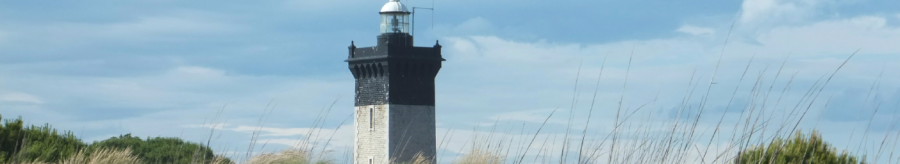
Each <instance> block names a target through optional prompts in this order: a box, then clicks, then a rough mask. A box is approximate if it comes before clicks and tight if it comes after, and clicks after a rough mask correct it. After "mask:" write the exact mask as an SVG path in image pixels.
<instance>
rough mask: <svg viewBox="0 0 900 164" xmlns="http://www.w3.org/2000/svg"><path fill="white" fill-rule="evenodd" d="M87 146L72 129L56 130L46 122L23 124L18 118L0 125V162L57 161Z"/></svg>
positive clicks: (0, 118)
mask: <svg viewBox="0 0 900 164" xmlns="http://www.w3.org/2000/svg"><path fill="white" fill-rule="evenodd" d="M2 118H3V117H2V116H0V120H2ZM86 146H87V145H86V144H85V143H84V142H82V141H81V140H80V139H78V138H77V137H75V135H74V134H73V133H72V132H71V131H66V132H63V133H59V132H58V131H57V130H56V129H53V128H52V127H51V126H50V125H48V124H45V125H44V126H34V125H32V126H30V127H25V126H24V124H23V121H22V118H21V117H20V118H17V119H9V120H5V121H4V123H3V124H0V162H13V161H28V162H30V161H39V162H56V161H60V160H62V159H65V158H68V157H70V156H72V155H74V154H75V153H77V152H78V150H80V149H82V148H84V147H86Z"/></svg>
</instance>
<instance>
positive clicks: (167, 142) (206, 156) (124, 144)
mask: <svg viewBox="0 0 900 164" xmlns="http://www.w3.org/2000/svg"><path fill="white" fill-rule="evenodd" d="M106 148H108V149H119V150H122V149H127V148H131V149H132V150H133V152H132V153H133V154H134V155H135V156H137V157H139V158H140V159H141V161H143V163H213V162H214V161H216V162H222V163H232V162H231V161H230V160H227V159H226V158H221V157H217V156H216V155H214V154H213V151H212V150H210V149H209V148H208V147H206V146H203V145H200V144H197V143H192V142H185V141H183V140H181V139H179V138H166V137H156V138H149V137H148V139H147V140H142V139H141V138H139V137H135V136H131V134H125V135H120V136H119V137H112V138H110V139H106V140H103V141H100V142H94V143H93V144H91V146H90V147H89V150H96V149H106Z"/></svg>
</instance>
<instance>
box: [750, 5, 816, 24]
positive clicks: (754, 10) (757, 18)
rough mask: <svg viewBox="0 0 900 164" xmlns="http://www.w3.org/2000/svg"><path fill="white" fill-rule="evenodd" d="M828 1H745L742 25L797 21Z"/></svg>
mask: <svg viewBox="0 0 900 164" xmlns="http://www.w3.org/2000/svg"><path fill="white" fill-rule="evenodd" d="M827 2H828V0H744V2H743V3H742V4H741V11H742V12H741V19H740V20H741V23H744V24H751V23H761V22H767V21H779V20H781V21H785V20H787V21H797V20H802V19H803V18H806V17H808V16H810V14H812V11H814V9H815V7H817V6H819V5H821V4H823V3H827Z"/></svg>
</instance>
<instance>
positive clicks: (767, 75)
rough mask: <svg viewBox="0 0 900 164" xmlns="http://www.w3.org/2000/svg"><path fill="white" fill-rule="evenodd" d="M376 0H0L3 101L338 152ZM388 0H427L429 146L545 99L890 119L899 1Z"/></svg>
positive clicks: (130, 127) (864, 141)
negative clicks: (353, 53) (351, 59)
mask: <svg viewBox="0 0 900 164" xmlns="http://www.w3.org/2000/svg"><path fill="white" fill-rule="evenodd" d="M385 2H387V0H352V1H351V0H272V1H252V2H251V1H246V2H243V1H241V2H239V1H208V0H197V1H175V0H146V1H145V0H135V1H119V0H90V1H54V2H49V1H0V114H2V115H3V118H14V117H18V116H21V117H22V118H23V119H24V120H25V121H26V122H28V123H31V124H44V123H49V124H51V125H53V126H54V127H56V128H58V129H63V130H71V131H73V132H75V133H76V134H77V135H79V136H81V137H82V138H83V139H84V140H86V141H88V142H91V141H98V140H103V139H106V138H109V137H112V136H118V135H120V134H125V133H132V134H134V135H137V136H151V137H155V136H163V137H181V138H184V139H187V140H191V141H196V142H205V141H207V140H210V141H211V142H212V147H213V148H215V149H217V150H218V151H219V152H227V153H230V154H228V155H229V156H232V157H234V158H240V157H241V156H243V154H244V153H246V152H247V150H248V147H249V145H250V143H251V138H252V137H251V136H252V135H253V132H254V131H260V132H261V134H260V136H259V138H258V139H257V140H258V141H260V143H259V144H258V145H257V146H256V148H254V152H272V151H277V150H282V149H285V148H289V147H290V146H291V145H295V144H296V142H297V141H298V140H305V139H306V138H311V139H312V140H316V141H322V142H325V141H327V140H329V138H330V137H321V136H334V137H333V138H332V139H331V142H329V145H328V150H332V151H333V153H331V156H333V157H334V158H337V159H341V160H342V159H344V155H345V153H346V151H347V150H348V148H349V146H350V145H352V143H353V138H352V137H353V132H352V130H351V129H352V126H353V124H352V123H350V122H349V121H348V122H344V121H345V120H346V119H347V118H350V119H352V117H348V116H351V115H350V114H351V113H352V106H353V96H354V93H353V83H354V81H353V78H352V76H351V74H350V72H349V71H348V70H347V67H346V63H345V62H343V60H344V59H346V57H347V56H346V53H347V52H346V51H347V49H346V48H347V46H349V45H350V42H351V41H355V42H356V45H357V46H371V45H374V44H375V36H376V35H378V21H379V20H378V19H379V17H378V14H377V13H378V10H379V9H380V8H381V6H382V5H383V4H384V3H385ZM403 2H404V3H406V4H407V5H409V6H420V7H432V6H434V7H435V10H434V12H429V11H423V10H419V13H418V14H419V15H418V16H417V18H416V21H417V22H416V25H417V26H416V35H415V37H416V41H415V43H416V44H417V45H418V46H431V45H433V44H434V43H435V41H436V40H440V44H442V45H443V46H444V48H443V54H444V58H446V59H447V61H446V62H444V65H443V68H442V70H441V72H440V73H439V74H438V77H437V82H436V83H437V84H436V85H437V95H436V96H437V122H438V123H437V125H438V136H439V137H442V136H445V135H444V134H452V135H450V137H449V138H450V139H449V141H447V142H445V144H444V145H445V146H444V147H442V148H441V152H442V153H444V154H445V155H446V156H445V157H443V158H453V157H454V156H456V155H459V154H464V153H465V152H467V151H466V150H465V148H466V147H465V146H464V145H466V144H467V143H468V144H471V142H469V140H471V138H472V136H475V134H484V133H490V132H491V129H493V127H500V128H497V129H502V130H497V131H496V132H494V133H498V135H507V136H512V137H511V138H514V137H516V136H519V137H521V136H522V135H521V134H522V133H526V134H527V133H531V134H533V133H534V131H535V130H536V129H537V128H538V127H539V126H540V125H541V123H542V122H543V121H544V119H546V118H547V116H549V115H550V113H551V112H552V111H554V109H559V110H558V111H557V113H555V114H554V115H553V117H552V118H550V120H549V121H548V123H547V124H548V125H547V127H545V130H544V131H542V135H541V136H544V138H547V137H550V136H554V138H555V137H556V135H554V134H557V135H560V137H561V136H562V135H563V134H565V131H566V129H565V128H566V124H567V123H568V122H569V121H572V122H575V124H573V125H572V127H571V129H573V131H579V132H578V134H579V135H580V134H581V132H580V130H582V128H585V123H586V121H588V119H587V117H586V116H587V114H588V112H592V118H591V119H590V121H591V122H590V123H589V124H587V129H588V134H596V135H597V136H599V137H596V140H602V139H603V136H605V135H606V134H609V133H610V132H611V131H612V130H611V129H612V127H613V124H614V122H615V119H616V113H617V112H619V110H618V109H622V111H627V112H632V111H637V114H636V115H635V117H634V118H633V119H634V120H629V121H627V122H637V123H634V124H631V123H629V125H634V126H638V125H640V122H644V123H652V124H654V125H657V126H659V127H667V125H669V124H672V123H674V122H678V121H685V120H684V119H685V117H679V116H682V115H691V116H693V115H692V114H696V113H698V111H704V113H703V114H702V117H700V119H699V121H698V122H699V125H698V128H697V130H695V131H696V132H697V133H702V134H703V135H701V136H710V135H711V134H713V133H712V130H710V127H712V128H715V126H716V125H717V124H718V123H717V122H718V121H719V120H720V119H721V118H726V119H724V120H725V124H727V125H734V124H735V123H738V121H737V120H739V119H740V118H742V117H745V116H744V115H746V114H747V113H750V112H749V111H747V110H745V109H762V111H771V112H769V113H763V115H768V116H766V118H774V120H779V119H781V120H791V119H793V120H794V121H793V122H796V120H797V119H799V117H796V116H799V114H796V113H795V114H791V113H792V111H794V109H798V108H797V107H795V106H800V105H797V104H803V106H810V108H811V109H810V110H809V112H808V113H807V114H806V117H804V119H803V120H801V121H800V124H799V128H798V129H804V130H808V129H818V130H820V131H822V133H823V135H824V137H825V139H826V140H828V141H829V142H832V143H833V144H834V145H835V146H837V147H840V148H842V149H843V148H845V147H849V148H851V150H854V149H864V150H866V152H868V154H875V152H874V151H875V150H877V148H874V147H875V145H878V144H876V141H878V142H880V141H881V140H882V138H885V137H884V136H885V135H889V134H890V135H891V136H893V135H894V134H896V133H895V132H897V131H898V130H897V129H900V127H896V128H895V127H893V126H891V125H893V124H895V122H894V119H893V118H894V116H900V114H897V113H895V112H894V111H895V110H898V108H900V105H898V103H900V71H898V70H900V1H894V0H743V1H741V0H684V1H647V0H631V1H611V0H598V1H575V0H557V1H546V0H542V1H538V0H493V1H482V0H453V1H446V0H434V1H428V0H403ZM857 50H858V53H856V55H855V56H853V58H851V59H850V60H849V61H848V62H847V63H846V65H844V66H843V67H841V69H840V70H839V71H837V73H836V74H835V75H834V76H833V78H831V77H830V76H831V74H832V73H833V72H835V70H836V69H838V67H839V66H841V64H842V63H843V62H844V61H846V59H847V58H848V57H850V55H851V54H854V52H856V51H857ZM604 61H605V62H604ZM601 69H602V70H603V71H602V73H603V74H602V77H600V79H599V82H598V77H599V76H600V73H601ZM742 77H743V78H742ZM823 77H824V78H823ZM820 79H821V80H820ZM827 79H830V80H827ZM825 81H828V82H827V83H826V82H825ZM595 86H599V87H595ZM822 86H825V87H824V89H821V92H816V93H818V94H815V95H812V96H804V95H805V93H807V91H809V90H811V89H810V88H814V89H813V90H815V91H819V89H818V88H819V87H822ZM736 87H737V89H736ZM595 90H597V93H596V98H594V91H595ZM770 93H771V94H770ZM732 95H733V96H732ZM761 95H765V96H761ZM810 97H812V98H810ZM807 98H808V99H807ZM810 99H815V101H810ZM593 100H596V101H593ZM620 101H621V106H620V103H619V102H620ZM592 102H594V103H593V104H594V105H593V109H594V110H593V111H591V110H589V109H591V104H592ZM826 103H827V104H828V105H827V106H826V105H825V104H826ZM644 104H647V105H646V106H645V107H643V108H639V107H640V106H642V105H644ZM758 104H769V105H768V106H762V107H760V106H758ZM772 104H774V105H772ZM328 109H331V110H328ZM800 109H804V110H805V109H806V108H805V107H803V108H800ZM325 111H327V112H325ZM802 111H803V110H800V112H802ZM800 112H797V113H800ZM679 113H681V114H679ZM570 116H575V117H571V118H570ZM623 117H624V116H623ZM317 118H324V121H321V122H319V123H317ZM620 121H621V120H620ZM342 122H343V124H342ZM785 122H791V121H785ZM260 126H261V127H262V128H257V127H260ZM210 127H215V128H214V129H216V130H215V131H213V132H212V135H210V134H211V133H210ZM311 130H312V131H315V132H317V133H320V134H321V135H318V136H316V135H313V136H308V135H307V134H308V132H310V131H311ZM731 130H732V129H728V132H726V133H728V134H731V133H732V132H731ZM723 131H726V130H723ZM448 132H449V133H448ZM332 134H333V135H332ZM573 134H575V133H573ZM854 135H855V136H854ZM863 136H866V137H863ZM575 138H580V137H571V139H575ZM588 138H593V137H588ZM439 139H440V138H439ZM539 139H541V138H540V137H539ZM557 140H560V139H557ZM888 143H895V142H893V140H890V141H889V142H888ZM698 144H700V146H708V147H722V146H721V145H726V144H727V141H717V142H715V143H712V144H707V143H705V142H704V143H698ZM261 145H265V146H261ZM848 145H853V146H848ZM856 145H865V146H863V147H862V148H856V147H854V146H856ZM870 156H873V155H870ZM884 156H887V155H884ZM441 160H442V161H447V160H446V159H441Z"/></svg>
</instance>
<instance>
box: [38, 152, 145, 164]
mask: <svg viewBox="0 0 900 164" xmlns="http://www.w3.org/2000/svg"><path fill="white" fill-rule="evenodd" d="M58 163H59V164H139V163H141V160H140V159H139V158H138V157H137V156H135V155H132V153H131V148H127V149H97V150H94V151H93V152H90V153H88V152H85V151H84V149H82V150H79V151H78V153H76V154H75V155H74V156H72V157H69V158H68V159H65V160H63V161H59V162H58ZM22 164H49V163H48V162H23V163H22Z"/></svg>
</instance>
